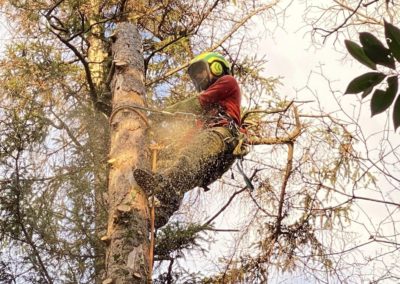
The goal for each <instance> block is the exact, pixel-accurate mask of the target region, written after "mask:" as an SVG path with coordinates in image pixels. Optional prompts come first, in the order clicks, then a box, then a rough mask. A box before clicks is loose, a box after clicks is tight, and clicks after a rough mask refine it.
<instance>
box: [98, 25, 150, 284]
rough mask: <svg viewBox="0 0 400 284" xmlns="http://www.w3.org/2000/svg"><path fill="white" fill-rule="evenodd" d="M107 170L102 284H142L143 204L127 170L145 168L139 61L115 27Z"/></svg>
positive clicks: (126, 31) (129, 34)
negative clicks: (138, 107)
mask: <svg viewBox="0 0 400 284" xmlns="http://www.w3.org/2000/svg"><path fill="white" fill-rule="evenodd" d="M113 42H114V43H113V47H112V49H113V58H114V60H113V64H114V66H115V74H114V78H113V81H112V84H111V85H112V86H111V89H112V92H113V99H112V107H113V113H112V114H111V117H110V124H111V146H110V157H109V158H110V159H109V163H110V165H111V169H110V173H109V185H108V200H109V217H108V226H107V235H106V236H104V237H103V238H102V239H103V240H104V241H105V242H107V243H108V247H107V253H106V277H105V280H104V281H103V283H116V284H120V283H146V282H147V281H148V279H149V278H150V277H151V275H148V274H149V260H148V247H149V244H148V239H149V238H148V231H149V230H148V224H149V212H148V201H147V197H146V195H145V194H144V192H143V191H142V190H141V189H140V188H139V187H138V186H137V185H136V183H135V181H134V179H133V175H132V169H133V168H136V167H138V166H140V167H146V166H148V164H149V153H148V151H147V147H146V145H145V138H144V131H145V129H146V127H147V126H146V123H147V121H146V117H145V116H144V115H143V114H141V113H140V112H139V110H137V109H135V108H134V106H135V105H144V95H145V92H144V83H143V80H144V74H143V72H144V61H143V55H142V53H141V52H142V46H141V40H140V35H139V32H138V31H137V28H136V26H134V25H133V24H130V23H120V24H118V27H117V29H116V31H115V33H114V35H113Z"/></svg>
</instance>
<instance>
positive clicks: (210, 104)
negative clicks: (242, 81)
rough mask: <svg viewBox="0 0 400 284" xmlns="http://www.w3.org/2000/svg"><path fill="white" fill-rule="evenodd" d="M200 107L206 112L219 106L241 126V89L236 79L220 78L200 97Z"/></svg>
mask: <svg viewBox="0 0 400 284" xmlns="http://www.w3.org/2000/svg"><path fill="white" fill-rule="evenodd" d="M199 101H200V105H201V106H202V107H203V109H204V110H205V111H210V110H213V109H215V108H218V106H220V107H222V109H223V110H224V111H225V112H226V113H227V114H228V115H229V116H230V117H231V118H232V119H233V120H234V121H235V122H236V123H237V124H238V125H240V101H241V95H240V88H239V85H238V83H237V81H236V79H235V78H234V77H233V76H231V75H225V76H222V77H220V78H218V80H217V81H215V82H214V83H213V84H212V85H211V86H210V87H208V89H207V90H205V91H203V92H202V93H201V94H200V96H199Z"/></svg>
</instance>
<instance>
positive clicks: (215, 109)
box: [134, 52, 241, 227]
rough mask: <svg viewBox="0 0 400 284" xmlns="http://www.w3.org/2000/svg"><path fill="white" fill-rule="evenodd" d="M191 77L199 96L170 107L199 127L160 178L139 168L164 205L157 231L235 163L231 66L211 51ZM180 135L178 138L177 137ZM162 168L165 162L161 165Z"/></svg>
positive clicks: (193, 65)
mask: <svg viewBox="0 0 400 284" xmlns="http://www.w3.org/2000/svg"><path fill="white" fill-rule="evenodd" d="M188 73H189V76H190V78H191V80H192V82H193V84H194V86H195V87H196V90H197V91H198V92H200V94H199V95H196V96H194V97H191V98H189V99H186V100H184V101H182V102H179V103H177V104H174V105H172V106H170V107H167V108H166V109H165V110H166V111H168V112H170V113H176V112H184V113H187V112H191V113H193V114H195V115H196V118H197V123H196V124H197V126H196V127H195V128H193V131H191V134H190V137H189V138H188V137H187V136H188V135H186V137H179V139H180V142H181V143H179V145H180V146H179V147H177V148H176V149H175V150H174V152H173V158H172V161H170V162H169V163H167V166H164V167H162V168H161V169H159V170H158V171H157V172H156V173H151V172H148V171H146V170H143V169H135V170H134V177H135V180H136V182H137V183H138V184H139V186H140V187H142V188H143V189H144V190H145V191H146V192H147V193H148V194H151V192H153V193H154V194H155V196H156V198H157V199H158V200H159V201H160V207H161V208H159V210H158V211H159V214H158V215H157V218H156V219H157V221H156V223H157V227H160V226H162V225H164V224H165V223H167V222H168V219H169V217H170V216H171V215H172V214H173V212H175V211H176V210H178V208H179V205H180V202H181V200H182V198H183V195H184V193H185V192H187V191H189V190H190V189H192V188H194V187H196V186H200V187H203V188H204V189H205V190H208V187H207V186H208V185H209V184H210V183H212V182H214V181H215V180H216V179H218V178H219V177H220V176H221V175H222V174H223V173H224V172H225V171H227V170H228V169H229V167H230V166H231V165H232V164H233V162H234V160H235V155H234V154H233V152H234V150H235V147H236V146H237V144H238V139H237V138H238V136H239V129H240V119H241V117H240V101H241V94H240V89H239V86H238V83H237V81H236V79H235V78H234V77H233V76H232V75H231V65H230V64H229V62H228V61H227V60H226V59H225V58H224V57H223V56H222V55H220V54H219V53H216V52H206V53H203V54H201V55H199V56H197V57H195V58H194V59H193V60H192V61H191V62H190V64H189V68H188ZM176 135H177V133H175V136H176ZM161 164H162V163H161Z"/></svg>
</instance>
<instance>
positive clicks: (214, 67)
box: [210, 60, 225, 77]
mask: <svg viewBox="0 0 400 284" xmlns="http://www.w3.org/2000/svg"><path fill="white" fill-rule="evenodd" d="M210 72H211V74H212V75H214V76H217V77H219V76H221V75H222V74H224V72H225V71H224V66H223V65H222V63H221V62H219V61H217V60H216V61H213V62H212V63H211V64H210Z"/></svg>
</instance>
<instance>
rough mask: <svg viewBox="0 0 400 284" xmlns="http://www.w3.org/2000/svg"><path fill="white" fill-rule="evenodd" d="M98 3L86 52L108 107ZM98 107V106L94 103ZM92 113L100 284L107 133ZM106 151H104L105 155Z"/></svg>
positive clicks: (100, 119) (95, 244) (98, 280)
mask: <svg viewBox="0 0 400 284" xmlns="http://www.w3.org/2000/svg"><path fill="white" fill-rule="evenodd" d="M101 2H102V1H101V0H90V7H91V10H90V13H88V15H89V17H88V21H89V24H90V26H91V27H92V28H91V30H90V33H89V36H88V42H89V49H88V63H89V69H90V74H91V77H92V81H93V84H94V87H95V91H96V94H97V98H98V99H99V100H100V101H101V102H103V103H105V104H107V103H110V102H107V101H105V100H104V99H105V94H106V93H107V91H109V90H108V86H106V82H105V81H106V79H105V78H106V73H107V70H106V64H105V62H106V59H107V57H108V52H107V47H106V45H105V44H104V41H103V38H104V26H103V25H101V24H98V23H99V22H100V20H101V16H100V13H99V12H100V11H99V7H100V5H101ZM93 103H94V104H97V103H98V102H93ZM93 109H94V110H93V113H90V114H88V115H90V117H89V119H92V120H93V121H92V123H90V124H89V125H90V126H91V127H89V131H88V135H89V141H90V142H89V143H90V144H91V149H92V157H93V163H94V183H93V185H94V194H95V200H96V202H95V208H94V209H95V228H96V235H95V240H96V241H95V242H93V248H94V252H95V256H96V261H95V267H94V269H95V275H96V279H95V283H96V284H99V283H101V282H102V275H103V274H104V261H105V258H104V255H105V247H104V245H103V244H101V243H99V242H98V237H99V236H101V235H102V234H104V231H105V222H106V220H107V216H106V214H105V211H106V210H104V204H105V201H104V197H103V196H104V194H105V192H106V190H107V182H106V181H107V169H106V165H104V160H105V158H106V155H107V150H105V149H108V143H107V144H106V143H99V141H100V140H99V139H107V140H108V139H109V131H108V120H107V119H106V118H105V117H104V114H103V113H101V112H100V111H98V109H97V108H96V107H95V105H94V108H93ZM104 150H105V151H104Z"/></svg>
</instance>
